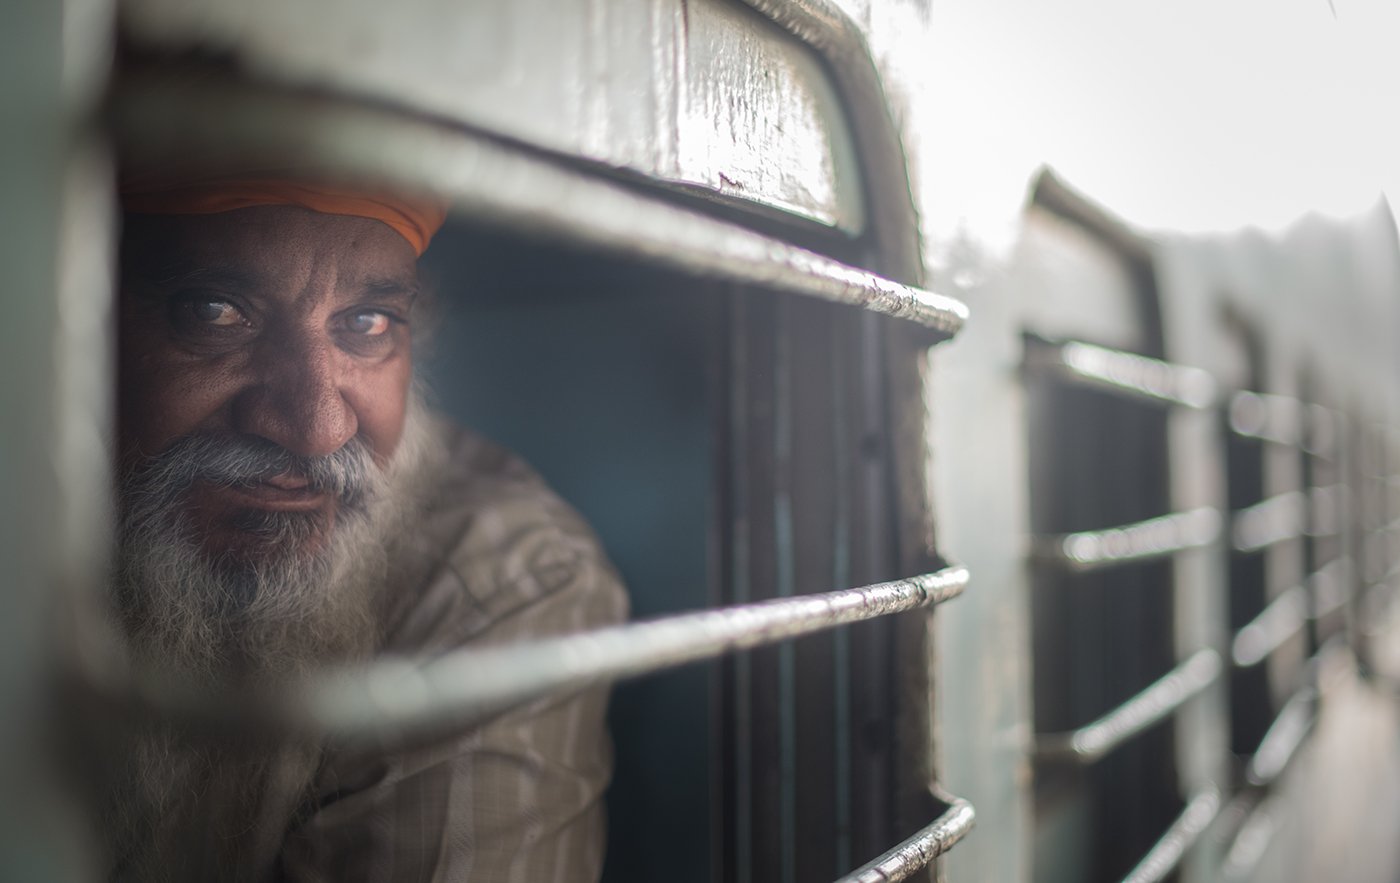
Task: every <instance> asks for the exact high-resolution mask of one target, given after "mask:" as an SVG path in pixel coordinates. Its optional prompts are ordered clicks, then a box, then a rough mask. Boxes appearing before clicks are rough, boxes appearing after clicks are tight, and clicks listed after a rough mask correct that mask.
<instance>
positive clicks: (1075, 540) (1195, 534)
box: [1038, 506, 1222, 570]
mask: <svg viewBox="0 0 1400 883" xmlns="http://www.w3.org/2000/svg"><path fill="white" fill-rule="evenodd" d="M1221 520H1222V519H1221V517H1220V512H1219V511H1218V510H1216V509H1213V508H1211V507H1209V506H1206V507H1203V508H1200V509H1192V510H1191V511H1189V512H1176V513H1173V514H1171V515H1163V516H1162V517H1160V518H1150V519H1148V520H1147V521H1139V522H1137V523H1136V524H1125V525H1123V526H1122V527H1112V528H1109V529H1108V530H1095V531H1084V532H1082V533H1072V534H1067V535H1065V536H1061V537H1047V538H1045V539H1043V540H1041V541H1040V542H1039V544H1038V545H1039V547H1040V550H1041V553H1042V554H1043V555H1046V556H1048V557H1051V558H1055V559H1058V560H1062V561H1064V562H1066V563H1067V564H1069V566H1070V567H1072V568H1074V569H1075V570H1091V569H1093V568H1098V567H1105V566H1108V565H1113V564H1121V563H1124V562H1129V561H1137V560H1139V559H1143V558H1155V557H1158V556H1161V555H1171V554H1173V553H1176V552H1180V551H1182V550H1184V549H1191V548H1195V547H1197V546H1205V545H1208V544H1210V543H1212V542H1214V541H1215V538H1216V537H1217V536H1219V535H1220V527H1221Z"/></svg>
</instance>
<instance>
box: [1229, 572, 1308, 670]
mask: <svg viewBox="0 0 1400 883" xmlns="http://www.w3.org/2000/svg"><path fill="white" fill-rule="evenodd" d="M1307 621H1308V593H1307V590H1306V589H1304V588H1303V587H1302V586H1294V587H1293V588H1291V589H1289V590H1288V591H1286V592H1284V593H1283V594H1282V595H1279V596H1278V597H1277V598H1275V599H1274V600H1273V602H1272V603H1270V604H1269V606H1268V607H1265V608H1264V610H1263V612H1262V613H1260V614H1259V615H1258V616H1256V617H1254V619H1253V620H1252V621H1251V622H1250V623H1249V625H1247V626H1245V627H1244V628H1242V629H1240V630H1239V631H1238V632H1236V633H1235V640H1234V644H1233V646H1232V648H1231V653H1230V655H1231V656H1232V657H1233V658H1234V660H1235V665H1238V666H1239V667H1241V668H1249V667H1250V666H1252V665H1258V664H1259V663H1260V662H1262V661H1264V659H1265V658H1267V657H1268V655H1269V654H1270V653H1272V652H1274V651H1275V650H1277V649H1278V648H1279V646H1280V645H1282V644H1283V642H1284V641H1287V640H1288V639H1289V638H1291V637H1293V635H1295V634H1297V633H1298V632H1299V631H1300V630H1301V629H1302V628H1303V626H1304V625H1306V624H1307Z"/></svg>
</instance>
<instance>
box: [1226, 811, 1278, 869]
mask: <svg viewBox="0 0 1400 883" xmlns="http://www.w3.org/2000/svg"><path fill="white" fill-rule="evenodd" d="M1276 812H1277V810H1276V808H1275V805H1274V800H1273V799H1269V800H1265V801H1262V802H1261V803H1260V804H1259V805H1258V806H1256V807H1255V808H1254V811H1253V812H1251V813H1250V814H1249V817H1248V818H1247V819H1245V821H1244V824H1243V825H1241V826H1240V829H1239V831H1238V833H1236V834H1235V839H1234V840H1233V841H1232V842H1231V843H1230V851H1229V852H1227V853H1226V854H1225V861H1224V862H1223V863H1222V864H1221V866H1220V873H1221V877H1222V878H1224V879H1225V880H1247V879H1249V877H1250V876H1251V875H1252V874H1253V873H1254V869H1255V868H1256V867H1258V866H1259V861H1260V860H1261V859H1262V858H1263V857H1264V853H1265V852H1267V851H1268V848H1269V842H1270V841H1271V840H1273V837H1274V832H1275V831H1276V830H1277V827H1278V822H1277V820H1276V819H1275V818H1274V816H1275V813H1276Z"/></svg>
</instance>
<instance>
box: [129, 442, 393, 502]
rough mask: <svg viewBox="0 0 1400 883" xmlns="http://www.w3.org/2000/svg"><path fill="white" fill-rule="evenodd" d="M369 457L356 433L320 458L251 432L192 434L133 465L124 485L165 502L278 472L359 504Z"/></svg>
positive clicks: (366, 486)
mask: <svg viewBox="0 0 1400 883" xmlns="http://www.w3.org/2000/svg"><path fill="white" fill-rule="evenodd" d="M377 468H378V467H376V466H375V464H374V457H373V456H372V455H371V454H370V451H369V446H368V445H367V444H365V442H364V441H362V440H361V439H360V438H358V437H356V438H352V439H351V440H350V441H349V442H347V443H346V444H345V446H344V447H342V448H340V450H338V451H336V452H335V453H333V454H328V455H326V456H323V457H302V456H299V455H297V454H293V453H292V452H291V451H288V450H287V449H286V448H284V447H282V446H281V445H278V444H276V443H275V442H271V441H268V440H267V439H261V438H256V437H250V436H208V435H195V436H187V437H186V438H182V439H180V440H179V441H177V442H175V443H174V444H172V445H170V446H169V447H167V448H166V449H165V450H164V451H161V452H160V453H159V454H157V455H156V456H155V457H154V458H152V459H151V460H150V461H148V462H147V463H145V464H142V466H140V467H138V469H137V472H138V473H139V475H134V476H132V478H134V479H135V482H134V484H135V485H136V487H131V486H130V484H128V487H127V490H128V491H133V490H137V488H139V489H140V490H139V491H137V492H138V493H140V495H141V496H146V497H148V500H147V502H154V501H152V500H149V497H156V498H160V499H162V500H163V501H169V500H171V499H173V498H174V496H175V495H176V494H178V493H180V492H181V491H183V490H185V489H186V488H189V487H190V486H191V485H193V484H196V483H198V482H208V483H211V484H226V485H243V486H252V485H256V484H259V483H261V482H263V481H266V480H267V479H269V478H274V477H276V476H278V475H286V474H292V475H297V476H300V477H302V478H304V479H306V481H307V483H308V484H309V485H310V487H311V488H312V489H314V490H316V491H320V492H321V493H327V494H331V495H333V496H335V498H336V499H337V500H338V501H339V503H340V504H341V505H342V506H345V507H348V508H351V509H359V508H362V507H363V506H364V504H365V500H366V498H367V497H368V495H369V492H370V489H371V488H372V487H373V486H374V479H375V470H376V469H377Z"/></svg>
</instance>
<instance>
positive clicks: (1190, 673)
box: [1036, 649, 1222, 764]
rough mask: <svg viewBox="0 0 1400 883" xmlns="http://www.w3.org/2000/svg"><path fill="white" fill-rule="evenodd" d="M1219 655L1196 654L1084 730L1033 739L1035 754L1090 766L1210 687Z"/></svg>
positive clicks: (1218, 674) (1215, 673) (1203, 652)
mask: <svg viewBox="0 0 1400 883" xmlns="http://www.w3.org/2000/svg"><path fill="white" fill-rule="evenodd" d="M1221 668H1222V666H1221V662H1220V654H1219V653H1216V652H1215V651H1214V650H1210V649H1206V650H1198V651H1196V653H1195V654H1193V655H1192V656H1191V658H1190V659H1187V660H1186V661H1185V662H1183V663H1182V664H1180V665H1178V666H1177V667H1176V668H1174V669H1172V670H1171V671H1170V672H1168V673H1167V675H1166V676H1165V677H1163V678H1162V679H1161V680H1159V681H1157V682H1156V683H1154V684H1153V685H1152V686H1150V687H1148V688H1147V689H1146V690H1143V691H1142V692H1141V693H1139V694H1137V695H1136V696H1134V697H1133V698H1132V699H1129V700H1128V701H1127V702H1125V703H1123V704H1122V705H1120V706H1118V707H1117V708H1115V709H1114V710H1113V711H1110V712H1109V713H1108V714H1106V715H1104V716H1103V717H1101V718H1099V719H1098V720H1096V721H1094V722H1093V723H1091V724H1089V725H1088V726H1086V727H1080V728H1079V729H1077V730H1074V731H1073V732H1069V733H1052V734H1047V735H1042V736H1038V737H1037V738H1036V753H1037V754H1039V755H1041V756H1042V757H1045V758H1050V759H1054V758H1068V759H1071V760H1075V761H1077V762H1079V763H1081V764H1090V763H1094V762H1095V761H1097V760H1099V759H1100V758H1102V757H1103V756H1104V755H1106V754H1108V753H1109V752H1110V751H1112V750H1113V749H1115V748H1117V747H1118V746H1119V745H1122V744H1123V743H1124V742H1126V741H1128V740H1129V739H1131V738H1133V737H1134V736H1136V735H1138V734H1139V733H1141V732H1143V731H1144V730H1146V729H1147V728H1148V727H1150V726H1152V725H1153V724H1155V723H1157V722H1158V721H1160V720H1162V718H1164V717H1166V716H1167V715H1169V714H1171V713H1172V712H1174V711H1176V710H1177V709H1178V708H1180V707H1181V706H1182V704H1183V703H1185V702H1186V700H1188V699H1190V698H1191V697H1192V696H1195V695H1196V694H1197V693H1199V692H1201V691H1202V690H1204V689H1205V688H1206V687H1208V686H1210V685H1211V684H1212V683H1213V682H1214V681H1215V679H1216V678H1217V677H1219V676H1220V670H1221Z"/></svg>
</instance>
